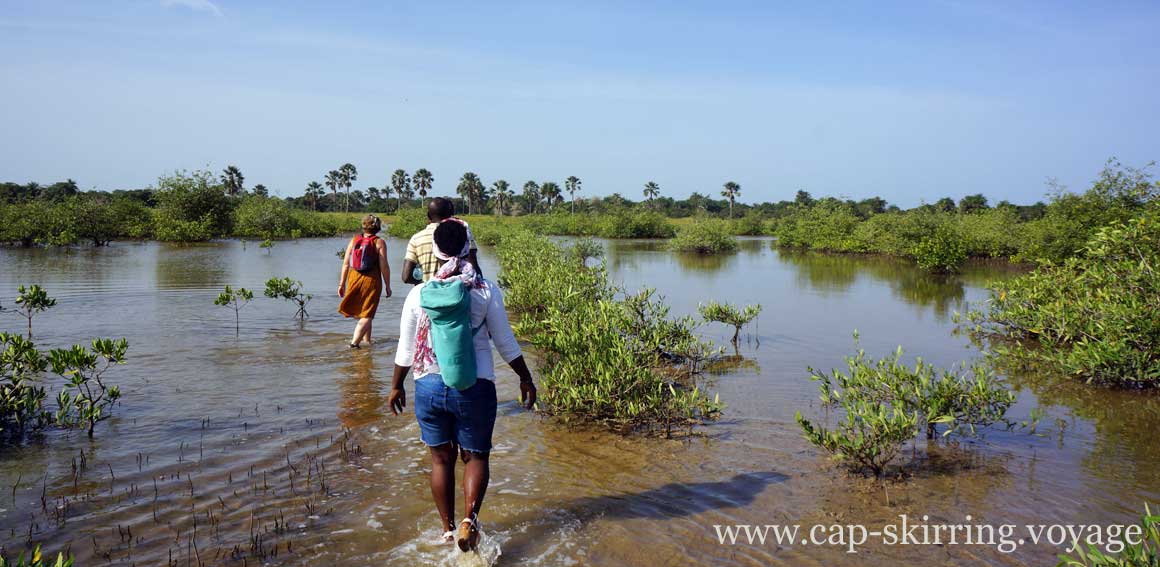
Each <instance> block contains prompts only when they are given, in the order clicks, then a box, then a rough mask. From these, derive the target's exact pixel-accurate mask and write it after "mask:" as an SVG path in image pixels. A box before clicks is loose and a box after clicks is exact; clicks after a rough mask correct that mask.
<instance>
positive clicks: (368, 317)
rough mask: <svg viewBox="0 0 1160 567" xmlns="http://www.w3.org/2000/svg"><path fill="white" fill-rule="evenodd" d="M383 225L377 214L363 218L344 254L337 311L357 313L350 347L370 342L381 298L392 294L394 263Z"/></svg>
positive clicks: (349, 315)
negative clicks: (390, 261) (389, 258)
mask: <svg viewBox="0 0 1160 567" xmlns="http://www.w3.org/2000/svg"><path fill="white" fill-rule="evenodd" d="M382 229H383V221H381V220H379V217H376V216H374V215H367V216H365V217H363V220H362V234H359V235H355V236H353V237H351V239H350V242H349V243H347V245H346V253H345V254H343V255H342V272H341V274H340V276H339V280H338V296H339V297H341V298H342V301H341V302H339V304H338V312H339V313H342V314H343V316H345V317H355V318H357V319H358V324H356V325H355V326H354V336H352V337H351V338H350V348H359V347H360V346H361V345H364V344H367V345H369V344H370V343H371V325H372V323H373V322H374V318H375V312H376V311H378V310H379V300H380V299H381V298H382V297H384V294H383V284H384V283H385V284H386V288H387V289H386V294H385V297H390V296H391V267H390V266H389V265H387V243H386V242H385V241H383V239H382V238H379V237H378V234H379V231H380V230H382Z"/></svg>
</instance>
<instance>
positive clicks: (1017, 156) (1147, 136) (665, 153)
mask: <svg viewBox="0 0 1160 567" xmlns="http://www.w3.org/2000/svg"><path fill="white" fill-rule="evenodd" d="M1158 24H1160V5H1157V4H1155V3H1151V4H1149V3H1143V2H1141V3H1126V2H1125V3H1111V2H1108V3H1095V2H1066V1H1055V2H1022V1H1017V2H965V1H964V2H960V1H940V2H922V3H890V2H864V3H863V2H832V3H830V2H792V3H790V2H786V3H778V2H633V3H630V2H599V1H590V2H575V3H567V2H549V1H546V0H545V1H532V2H511V3H500V2H497V3H493V2H462V3H459V2H405V3H400V2H327V3H323V2H291V1H285V2H256V1H238V0H212V1H210V0H108V1H100V2H98V1H76V2H58V1H54V0H37V1H22V0H21V1H14V0H0V77H2V85H0V131H2V132H3V135H0V180H13V181H28V180H36V181H40V182H50V181H54V180H59V179H64V178H69V177H71V178H73V179H76V180H77V181H78V182H79V183H80V184H81V186H82V187H84V188H91V187H96V188H100V189H116V188H131V187H141V186H146V185H149V184H150V183H152V182H154V180H155V179H156V178H157V176H158V175H160V174H162V173H165V172H168V171H172V170H175V169H190V168H199V167H205V166H209V167H211V168H213V169H215V170H220V169H221V168H222V167H224V166H226V165H228V164H231V163H232V164H237V165H238V166H239V167H240V168H241V169H242V171H243V172H244V173H245V175H246V180H247V184H249V185H252V184H254V183H263V184H265V185H267V186H268V187H270V188H271V189H272V190H273V191H274V192H276V193H278V194H281V195H291V194H292V195H297V194H300V193H301V191H302V188H303V187H305V185H306V184H307V183H308V182H310V181H312V180H321V178H322V176H323V175H324V174H325V172H326V171H328V170H330V169H333V168H336V167H337V166H339V165H341V164H342V163H344V162H348V161H349V162H352V163H354V164H355V165H356V166H358V168H359V172H360V177H359V180H358V181H357V182H356V187H358V188H361V187H366V186H370V185H376V186H379V185H383V184H385V183H386V182H387V180H388V179H389V177H390V173H391V171H393V170H394V169H396V168H400V167H401V168H404V169H407V170H408V171H413V170H414V169H417V168H420V167H426V168H428V169H430V170H431V171H432V172H433V173H434V174H435V185H436V192H437V193H450V192H453V190H454V187H455V184H456V181H457V180H458V178H459V176H460V175H461V174H462V173H463V172H464V171H469V170H470V171H475V172H476V173H478V174H479V175H480V176H481V177H482V178H483V179H484V181H485V182H488V183H490V182H491V181H493V180H495V179H497V178H504V179H507V180H508V181H509V182H511V183H512V184H513V185H517V186H518V185H520V184H522V183H523V182H524V181H526V180H528V179H535V180H537V181H544V180H555V181H558V182H559V181H562V180H563V179H564V178H565V177H567V176H568V175H577V176H579V177H580V178H581V179H582V180H583V191H582V194H599V195H607V194H610V193H612V192H621V193H623V194H625V195H627V196H630V197H632V198H640V190H641V186H642V185H643V184H644V183H645V182H646V181H649V180H654V181H656V182H658V183H659V184H660V185H661V188H662V192H663V193H664V194H666V195H672V196H677V197H684V196H687V195H688V194H689V193H691V192H692V191H701V192H711V193H712V194H714V195H715V194H717V193H718V192H719V190H720V187H721V185H722V183H724V182H725V181H727V180H735V181H737V182H738V183H740V184H741V185H742V195H741V198H742V200H743V201H747V202H754V201H766V200H779V199H788V198H792V196H793V194H794V192H795V191H797V190H798V189H805V190H808V191H810V192H811V193H813V194H814V195H816V196H820V195H838V196H845V197H850V198H864V197H868V196H873V195H880V196H882V197H885V198H886V199H888V200H889V201H891V202H895V203H900V204H902V205H905V206H910V205H915V204H918V203H919V202H920V201H924V200H925V201H927V202H931V201H934V200H936V199H938V198H939V197H942V196H948V195H949V196H952V197H955V198H958V197H961V196H962V195H965V194H969V193H976V192H982V193H984V194H986V195H987V196H988V197H990V198H991V199H992V201H997V200H1000V199H1008V200H1012V201H1016V202H1033V201H1035V200H1039V199H1041V198H1042V197H1043V195H1044V193H1045V191H1046V188H1045V186H1044V180H1045V179H1046V178H1048V177H1056V178H1058V179H1059V180H1060V181H1062V182H1063V183H1064V184H1066V185H1068V186H1069V187H1071V188H1074V189H1082V188H1084V187H1085V186H1086V185H1087V184H1088V183H1089V182H1090V181H1091V179H1092V178H1093V177H1094V176H1095V174H1096V173H1097V172H1098V171H1099V169H1100V167H1101V166H1102V164H1103V162H1104V160H1105V159H1107V158H1108V157H1110V156H1117V157H1119V158H1120V159H1121V160H1122V161H1123V162H1125V163H1127V164H1131V165H1137V166H1139V165H1143V164H1145V163H1146V162H1148V161H1150V160H1153V159H1160V143H1158V142H1157V133H1158V132H1160V103H1158V102H1157V101H1160V95H1158V94H1157V93H1158V92H1160V88H1158V87H1160V41H1158V40H1157V39H1156V30H1157V29H1160V25H1158Z"/></svg>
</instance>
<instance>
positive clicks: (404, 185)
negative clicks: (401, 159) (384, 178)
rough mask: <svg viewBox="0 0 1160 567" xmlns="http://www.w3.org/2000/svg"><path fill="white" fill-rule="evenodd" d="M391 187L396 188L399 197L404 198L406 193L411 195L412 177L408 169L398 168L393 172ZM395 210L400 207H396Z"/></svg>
mask: <svg viewBox="0 0 1160 567" xmlns="http://www.w3.org/2000/svg"><path fill="white" fill-rule="evenodd" d="M391 188H392V189H394V190H395V195H397V196H398V197H399V199H402V198H403V196H404V195H410V193H411V177H410V176H408V175H407V172H406V171H403V170H401V169H396V170H395V172H394V173H392V174H391ZM408 199H409V197H408ZM399 205H400V206H402V203H399ZM395 210H399V207H395Z"/></svg>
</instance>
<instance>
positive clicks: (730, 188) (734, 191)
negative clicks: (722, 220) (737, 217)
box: [721, 181, 741, 218]
mask: <svg viewBox="0 0 1160 567" xmlns="http://www.w3.org/2000/svg"><path fill="white" fill-rule="evenodd" d="M740 194H741V186H740V185H738V184H737V183H734V182H732V181H728V182H726V183H725V189H724V190H722V191H721V196H722V197H725V198H726V199H729V218H733V201H735V200H737V195H740Z"/></svg>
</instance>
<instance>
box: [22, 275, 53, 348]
mask: <svg viewBox="0 0 1160 567" xmlns="http://www.w3.org/2000/svg"><path fill="white" fill-rule="evenodd" d="M17 294H18V295H17V296H16V305H17V308H16V310H17V311H18V312H19V313H20V314H21V315H23V316H24V318H25V319H28V338H30V339H31V338H32V317H33V316H35V315H36V314H37V313H40V312H41V311H45V310H47V309H48V308H50V307H52V306H54V305H56V300H55V299H53V298H51V297H49V296H48V292H46V291H44V288H42V287H40V286H39V285H33V286H31V287H29V288H27V289H26V288H25V287H24V286H20V289H18V290H17Z"/></svg>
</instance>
